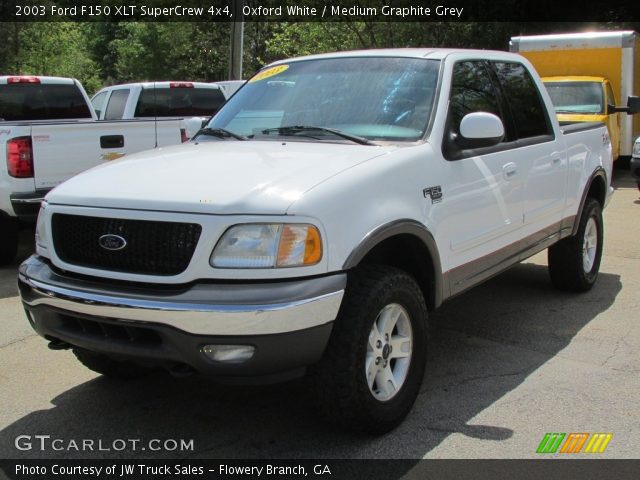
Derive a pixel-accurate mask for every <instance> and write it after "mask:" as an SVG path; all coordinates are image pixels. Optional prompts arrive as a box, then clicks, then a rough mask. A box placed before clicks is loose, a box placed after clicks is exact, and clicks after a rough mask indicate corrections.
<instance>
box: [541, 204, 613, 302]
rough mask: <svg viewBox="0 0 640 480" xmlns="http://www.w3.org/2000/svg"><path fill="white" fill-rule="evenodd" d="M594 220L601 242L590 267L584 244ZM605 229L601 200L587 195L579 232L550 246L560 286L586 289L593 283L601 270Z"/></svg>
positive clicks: (551, 270) (554, 275)
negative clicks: (586, 260)
mask: <svg viewBox="0 0 640 480" xmlns="http://www.w3.org/2000/svg"><path fill="white" fill-rule="evenodd" d="M590 221H593V222H595V231H596V238H597V244H596V246H595V250H594V255H595V257H594V258H593V261H592V262H589V264H590V268H587V267H586V265H585V261H584V257H585V252H584V247H585V234H586V233H587V225H589V224H590ZM591 228H592V225H591V227H590V229H591ZM603 233H604V231H603V223H602V208H601V206H600V203H599V202H598V201H597V200H595V199H594V198H587V200H586V203H585V205H584V209H583V211H582V216H581V217H580V220H579V224H578V231H577V232H576V234H575V235H574V236H572V237H568V238H565V239H563V240H561V241H559V242H558V243H556V244H555V245H553V246H551V247H549V250H548V255H547V257H548V263H549V276H550V277H551V282H552V283H553V285H554V286H555V287H556V288H558V289H560V290H567V291H571V292H586V291H588V290H590V289H591V288H592V287H593V285H594V284H595V283H596V280H597V278H598V271H599V270H600V260H601V259H602V246H603V241H604V235H603Z"/></svg>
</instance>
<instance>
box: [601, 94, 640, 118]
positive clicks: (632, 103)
mask: <svg viewBox="0 0 640 480" xmlns="http://www.w3.org/2000/svg"><path fill="white" fill-rule="evenodd" d="M617 112H625V113H627V115H635V114H636V113H640V97H636V96H634V95H629V96H628V97H627V106H626V107H616V106H615V105H611V104H609V105H607V115H611V114H612V113H617Z"/></svg>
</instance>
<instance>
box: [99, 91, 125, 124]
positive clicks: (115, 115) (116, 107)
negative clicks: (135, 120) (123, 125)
mask: <svg viewBox="0 0 640 480" xmlns="http://www.w3.org/2000/svg"><path fill="white" fill-rule="evenodd" d="M127 98H129V89H128V88H127V89H122V90H113V91H112V92H111V97H109V103H108V104H107V110H106V112H105V114H104V119H105V120H119V119H121V118H122V117H123V116H124V108H125V106H126V105H127Z"/></svg>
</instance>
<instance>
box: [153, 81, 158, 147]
mask: <svg viewBox="0 0 640 480" xmlns="http://www.w3.org/2000/svg"><path fill="white" fill-rule="evenodd" d="M153 117H154V118H153V125H154V127H155V132H156V146H155V147H153V148H158V96H157V95H156V82H155V80H154V81H153Z"/></svg>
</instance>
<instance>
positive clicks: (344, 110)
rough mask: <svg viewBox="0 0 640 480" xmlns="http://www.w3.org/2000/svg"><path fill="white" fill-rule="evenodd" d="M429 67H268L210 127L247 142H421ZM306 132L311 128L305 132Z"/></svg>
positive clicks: (432, 85)
mask: <svg viewBox="0 0 640 480" xmlns="http://www.w3.org/2000/svg"><path fill="white" fill-rule="evenodd" d="M439 66H440V62H439V61H436V60H426V59H416V58H392V57H357V58H353V57H351V58H346V57H345V58H331V59H314V60H305V61H298V62H291V63H289V64H281V65H277V66H275V67H268V68H266V69H264V70H262V71H261V72H259V73H258V74H257V75H255V76H254V77H253V78H252V79H251V80H249V82H248V83H247V84H246V85H245V86H244V87H243V88H242V90H240V91H239V92H238V93H237V94H236V95H235V96H234V97H233V98H231V99H230V100H229V101H228V102H227V104H226V105H225V106H224V107H223V108H222V109H221V110H220V112H219V113H218V114H217V115H216V116H215V117H214V118H213V119H212V120H211V121H210V123H209V125H208V126H209V127H210V128H224V129H226V130H229V131H232V132H235V133H237V134H240V135H244V136H246V137H249V138H260V139H261V140H262V139H273V138H277V137H283V136H286V137H291V138H296V139H299V140H301V141H316V140H327V141H349V138H348V137H346V136H342V137H340V136H338V135H335V134H331V132H330V130H329V129H332V130H334V131H338V132H340V133H342V134H349V135H351V136H353V137H359V140H360V143H363V142H362V141H363V140H364V142H365V143H366V140H388V141H416V140H419V139H420V138H422V136H423V135H424V133H425V130H426V128H427V125H428V123H429V118H430V116H431V111H432V107H433V103H434V97H435V90H436V84H437V80H438V69H439ZM312 127H315V129H314V128H312Z"/></svg>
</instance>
